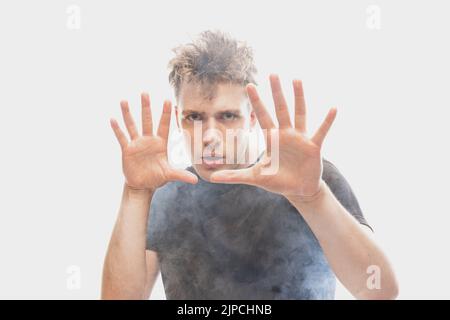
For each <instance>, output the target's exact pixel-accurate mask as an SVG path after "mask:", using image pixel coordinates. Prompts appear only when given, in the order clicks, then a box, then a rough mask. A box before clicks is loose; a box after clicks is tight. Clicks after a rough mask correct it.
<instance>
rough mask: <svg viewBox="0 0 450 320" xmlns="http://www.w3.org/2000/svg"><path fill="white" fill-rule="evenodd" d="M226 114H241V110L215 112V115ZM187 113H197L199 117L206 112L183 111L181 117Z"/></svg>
mask: <svg viewBox="0 0 450 320" xmlns="http://www.w3.org/2000/svg"><path fill="white" fill-rule="evenodd" d="M227 112H230V113H236V114H241V110H240V109H225V110H221V111H218V112H216V114H218V113H219V114H220V113H227ZM189 113H197V114H201V115H205V114H206V112H199V111H195V110H191V109H187V110H183V112H182V114H183V115H185V114H189Z"/></svg>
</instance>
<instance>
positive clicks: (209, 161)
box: [202, 156, 225, 168]
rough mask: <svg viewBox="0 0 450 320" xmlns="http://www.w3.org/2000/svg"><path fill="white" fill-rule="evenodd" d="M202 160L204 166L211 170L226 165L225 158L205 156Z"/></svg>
mask: <svg viewBox="0 0 450 320" xmlns="http://www.w3.org/2000/svg"><path fill="white" fill-rule="evenodd" d="M202 160H203V164H204V165H205V166H206V167H209V168H217V167H219V166H221V165H223V164H224V163H225V161H224V160H225V159H224V157H223V156H220V157H219V156H204V157H202Z"/></svg>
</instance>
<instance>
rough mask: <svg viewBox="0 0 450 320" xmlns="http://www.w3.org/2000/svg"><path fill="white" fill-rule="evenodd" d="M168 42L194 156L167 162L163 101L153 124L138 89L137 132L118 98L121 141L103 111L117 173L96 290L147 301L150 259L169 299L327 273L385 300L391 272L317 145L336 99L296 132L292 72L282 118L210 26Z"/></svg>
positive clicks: (279, 293) (234, 46)
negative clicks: (259, 148)
mask: <svg viewBox="0 0 450 320" xmlns="http://www.w3.org/2000/svg"><path fill="white" fill-rule="evenodd" d="M175 53H176V56H175V57H174V58H173V59H172V60H171V61H170V63H169V66H170V67H171V72H170V75H169V80H170V83H171V84H172V85H173V87H174V90H175V96H176V100H177V105H176V106H175V115H176V120H177V127H178V129H179V130H183V132H184V136H185V141H186V146H187V148H188V150H189V154H190V156H191V161H192V163H193V165H192V166H190V167H188V168H187V169H185V170H181V169H174V168H172V167H171V166H170V165H169V163H168V159H167V140H168V135H169V124H170V117H171V103H170V101H165V102H164V106H163V113H162V115H161V119H160V122H159V127H158V129H157V132H156V134H155V133H154V132H153V128H152V115H151V111H150V99H149V95H148V94H146V93H143V94H142V96H141V100H142V101H141V103H142V134H139V133H138V129H137V127H136V125H135V123H134V121H133V119H132V117H131V115H130V110H129V106H128V103H127V102H126V101H123V102H122V103H121V109H122V114H123V118H124V122H125V125H126V128H127V131H128V133H129V135H130V140H128V138H127V137H126V136H125V134H124V133H123V131H122V130H121V129H120V128H119V125H118V123H117V121H115V120H113V119H112V120H111V126H112V129H113V130H114V133H115V135H116V137H117V139H118V141H119V143H120V146H121V149H122V163H123V172H124V175H125V184H124V188H123V196H122V202H121V206H120V210H119V214H118V218H117V222H116V225H115V227H114V231H113V234H112V237H111V241H110V244H109V248H108V252H107V255H106V258H105V265H104V271H103V283H102V298H105V299H148V297H149V296H150V293H151V290H152V288H153V285H154V282H155V279H156V277H157V275H158V273H159V271H160V270H161V275H162V280H163V283H164V288H165V292H166V297H167V298H168V299H333V298H334V290H335V276H337V278H338V279H339V280H340V281H341V282H342V283H343V284H344V286H345V287H346V288H347V289H348V290H349V291H350V292H351V293H352V294H353V295H354V296H355V297H356V298H361V299H393V298H395V297H396V296H397V291H398V288H397V283H396V279H395V275H394V272H393V270H392V268H391V266H390V264H389V262H388V260H387V258H386V257H385V255H384V253H383V252H382V250H381V249H380V248H379V247H378V246H377V244H376V243H375V241H374V239H373V236H372V231H371V230H370V229H369V226H368V224H367V222H366V221H365V219H364V217H363V214H362V212H361V209H360V206H359V204H358V202H357V199H356V197H355V195H354V194H353V192H352V189H351V188H350V186H349V184H348V183H347V181H346V180H345V178H344V177H343V176H342V175H341V173H340V172H339V171H338V169H337V168H336V167H335V166H334V165H333V164H332V163H331V162H330V161H328V160H325V159H323V158H322V156H321V147H322V144H323V141H324V139H325V136H326V135H327V133H328V131H329V129H330V127H331V125H332V123H333V121H334V119H335V116H336V109H335V108H332V109H330V111H329V113H328V115H327V116H326V118H325V121H324V122H323V124H322V125H321V126H320V127H319V129H318V130H317V131H316V132H315V133H314V134H313V135H311V136H309V135H307V130H306V107H305V101H304V95H303V89H302V83H301V81H299V80H294V81H293V90H294V94H295V118H294V119H293V120H291V119H290V116H289V113H288V109H287V103H286V101H285V98H284V96H283V93H282V89H281V86H280V81H279V79H278V77H277V76H276V75H271V76H270V84H271V89H272V95H273V98H274V104H275V110H276V118H277V121H276V122H274V121H273V119H272V118H271V117H270V115H269V114H268V112H267V110H266V107H265V106H264V104H263V102H262V101H261V100H260V98H259V95H258V92H257V90H256V86H255V84H256V82H255V81H254V74H255V73H256V68H255V67H254V65H253V58H252V52H251V50H250V48H248V47H247V46H246V45H245V44H243V43H239V42H237V41H236V40H234V39H232V38H230V37H229V36H227V35H226V34H223V33H221V32H211V31H207V32H203V33H202V34H201V35H200V38H199V39H198V40H197V41H196V42H194V43H192V44H187V45H184V46H180V47H179V48H177V49H176V50H175ZM257 121H258V122H259V123H260V125H261V128H262V129H263V130H265V132H266V135H265V138H266V150H265V151H264V153H263V154H261V155H260V157H258V159H256V160H255V161H252V160H251V159H250V158H251V157H250V156H249V155H250V150H251V148H250V143H249V138H248V137H249V135H248V132H249V131H252V130H254V129H255V125H256V122H257ZM199 124H200V125H201V129H200V136H201V137H200V139H198V125H199ZM196 130H197V132H196ZM230 132H231V133H233V135H231V138H230V135H229V133H230ZM246 133H247V134H246ZM196 135H197V137H196ZM196 138H197V139H196ZM274 138H275V139H274ZM196 155H197V156H196ZM198 155H200V156H198ZM230 159H231V160H230ZM242 159H244V161H240V160H242ZM198 160H200V161H198ZM238 160H239V161H238ZM274 163H276V166H275V170H272V171H271V170H270V168H271V167H272V165H273V164H274ZM368 270H376V271H378V274H374V276H376V277H378V279H379V280H380V279H381V281H379V283H378V284H379V285H376V286H371V285H370V281H368V278H369V277H370V276H371V275H370V274H368Z"/></svg>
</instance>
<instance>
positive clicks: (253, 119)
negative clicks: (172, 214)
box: [250, 107, 257, 129]
mask: <svg viewBox="0 0 450 320" xmlns="http://www.w3.org/2000/svg"><path fill="white" fill-rule="evenodd" d="M251 108H252V107H251ZM256 122H257V118H256V113H255V110H253V108H252V109H251V110H250V128H252V129H254V128H255V125H256Z"/></svg>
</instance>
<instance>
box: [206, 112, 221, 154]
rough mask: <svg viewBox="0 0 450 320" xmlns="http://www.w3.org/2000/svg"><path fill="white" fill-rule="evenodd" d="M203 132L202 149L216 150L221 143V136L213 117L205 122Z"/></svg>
mask: <svg viewBox="0 0 450 320" xmlns="http://www.w3.org/2000/svg"><path fill="white" fill-rule="evenodd" d="M204 130H205V131H204V132H203V149H206V150H208V151H209V152H213V151H214V150H217V149H218V148H219V147H220V146H221V143H222V137H221V133H220V131H219V129H218V128H217V126H216V122H215V120H214V119H209V120H208V121H207V122H206V125H205V128H204Z"/></svg>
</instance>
